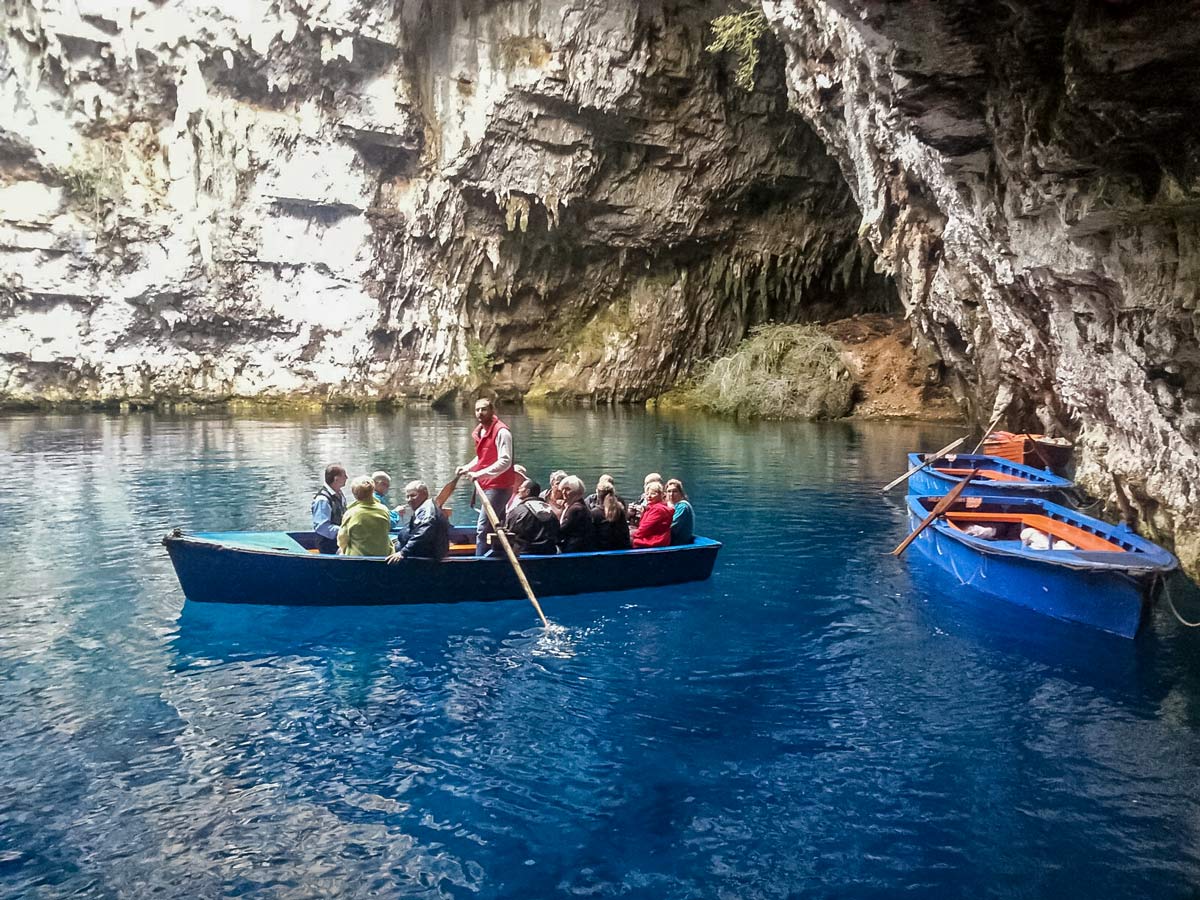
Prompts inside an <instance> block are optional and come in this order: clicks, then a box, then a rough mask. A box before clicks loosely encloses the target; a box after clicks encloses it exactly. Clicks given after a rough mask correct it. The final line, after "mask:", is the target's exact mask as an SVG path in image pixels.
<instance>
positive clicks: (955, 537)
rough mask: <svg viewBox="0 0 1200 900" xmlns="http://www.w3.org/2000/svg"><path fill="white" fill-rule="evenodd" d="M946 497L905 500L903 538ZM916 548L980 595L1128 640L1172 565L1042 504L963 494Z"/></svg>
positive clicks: (1133, 541) (1106, 529) (1122, 534)
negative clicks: (906, 502) (906, 512)
mask: <svg viewBox="0 0 1200 900" xmlns="http://www.w3.org/2000/svg"><path fill="white" fill-rule="evenodd" d="M943 499H944V497H941V496H916V495H911V494H910V495H909V497H908V519H909V526H910V530H915V529H916V528H917V527H918V526H919V525H920V523H921V522H922V521H923V520H924V519H925V518H926V517H927V516H928V515H929V514H930V512H931V511H932V510H933V509H934V507H935V506H936V505H937V504H938V502H939V501H941V500H943ZM915 545H916V546H917V547H918V548H920V550H921V551H922V552H923V553H924V554H925V555H926V556H928V557H929V558H930V559H931V560H933V561H934V562H935V563H936V564H937V565H939V566H941V567H942V568H945V569H947V570H949V571H950V572H951V573H953V574H954V575H955V577H957V579H958V580H959V581H960V582H961V583H963V584H965V585H969V586H970V587H972V588H975V589H976V590H978V591H981V592H983V593H985V594H988V595H991V596H993V597H997V598H999V599H1001V600H1006V601H1009V602H1011V603H1015V604H1017V605H1019V606H1024V607H1027V608H1029V609H1032V610H1035V611H1037V612H1040V613H1043V614H1045V615H1048V616H1053V617H1054V618H1057V619H1065V620H1067V621H1071V622H1080V623H1083V624H1085V625H1090V626H1092V627H1094V628H1099V629H1102V630H1104V631H1108V632H1112V633H1113V634H1118V635H1121V636H1123V637H1129V638H1131V637H1133V636H1134V635H1135V634H1137V631H1138V629H1139V628H1140V627H1141V625H1142V623H1143V621H1144V620H1145V618H1146V616H1147V614H1148V612H1149V610H1150V608H1151V606H1152V604H1153V602H1154V601H1155V599H1156V597H1157V594H1158V591H1159V589H1160V587H1161V585H1162V583H1163V580H1164V578H1165V577H1166V576H1167V575H1168V574H1169V573H1171V572H1172V571H1174V570H1175V569H1176V568H1177V567H1178V565H1179V563H1178V560H1176V558H1175V557H1174V556H1173V555H1172V554H1171V553H1169V552H1168V551H1166V550H1164V549H1163V548H1162V547H1159V546H1157V545H1156V544H1153V543H1151V542H1150V541H1147V540H1145V539H1143V538H1141V537H1138V536H1137V535H1136V534H1134V533H1133V532H1132V531H1131V530H1129V529H1128V528H1127V527H1125V526H1124V525H1111V524H1109V523H1107V522H1102V521H1100V520H1099V519H1093V518H1092V517H1090V516H1086V515H1084V514H1082V513H1080V512H1077V511H1075V510H1071V509H1068V508H1067V507H1064V506H1059V505H1058V504H1056V503H1051V502H1050V501H1048V500H1046V499H1044V498H1040V497H1000V496H991V497H979V496H976V497H971V496H960V497H959V498H957V499H956V500H955V501H954V502H953V503H951V504H950V506H949V507H948V508H947V509H946V510H945V512H944V513H943V514H942V515H941V516H940V517H938V518H937V519H935V520H934V521H933V522H932V523H931V524H930V525H929V526H928V527H926V528H925V529H924V530H923V531H921V532H920V534H918V535H917V537H916V540H915ZM1043 548H1044V549H1043Z"/></svg>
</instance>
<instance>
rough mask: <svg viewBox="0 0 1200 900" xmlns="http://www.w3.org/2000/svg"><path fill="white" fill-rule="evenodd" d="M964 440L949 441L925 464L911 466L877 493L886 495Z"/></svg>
mask: <svg viewBox="0 0 1200 900" xmlns="http://www.w3.org/2000/svg"><path fill="white" fill-rule="evenodd" d="M965 440H966V437H960V438H959V439H958V440H957V441H951V442H950V443H949V444H947V445H946V446H945V447H943V448H942V449H941V450H939V451H938V452H937V453H934V454H932V455H930V456H926V457H925V462H923V463H921V464H920V465H918V466H913V467H912V468H911V469H909V470H908V471H907V472H905V473H904V474H903V475H901V476H900V477H899V478H897V479H896V480H895V481H890V482H888V483H887V484H885V485H884V486H883V487H881V488H880V489H879V493H881V494H886V493H887V492H888V491H890V490H891V489H892V488H894V487H895V486H896V485H898V484H899V483H900V482H902V481H908V479H910V478H912V477H913V476H914V475H916V474H917V473H918V472H920V471H921V470H922V469H923V468H925V467H926V466H927V465H929V464H930V463H935V462H937V461H938V460H939V459H941V458H942V457H943V456H945V455H946V454H947V453H949V452H950V451H951V450H953V449H954V448H955V447H957V446H958V445H959V444H961V443H962V442H963V441H965Z"/></svg>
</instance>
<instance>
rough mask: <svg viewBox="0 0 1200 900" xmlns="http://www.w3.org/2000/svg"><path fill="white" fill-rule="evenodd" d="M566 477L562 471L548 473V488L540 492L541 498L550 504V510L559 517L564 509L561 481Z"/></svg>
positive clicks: (556, 470)
mask: <svg viewBox="0 0 1200 900" xmlns="http://www.w3.org/2000/svg"><path fill="white" fill-rule="evenodd" d="M566 477H567V473H566V472H564V471H563V470H562V469H555V470H554V471H553V472H551V473H550V487H548V488H546V489H545V490H544V491H542V494H541V498H542V499H543V500H545V501H546V502H547V503H549V504H550V506H551V508H552V509H553V510H554V512H555V513H557V514H558V515H559V516H561V515H562V511H563V508H564V504H563V496H562V480H563V479H564V478H566Z"/></svg>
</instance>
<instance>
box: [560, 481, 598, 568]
mask: <svg viewBox="0 0 1200 900" xmlns="http://www.w3.org/2000/svg"><path fill="white" fill-rule="evenodd" d="M559 487H560V489H561V490H562V496H563V504H564V506H563V513H562V518H561V519H560V520H559V526H558V549H559V550H560V551H561V552H563V553H587V552H590V551H592V550H595V549H596V526H595V525H593V524H592V514H591V512H590V511H589V510H588V508H587V504H586V503H584V502H583V482H582V481H580V480H579V478H577V477H576V476H574V475H568V476H567V477H566V478H564V479H563V480H562V481H561V482H560V484H559Z"/></svg>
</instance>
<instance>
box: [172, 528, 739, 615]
mask: <svg viewBox="0 0 1200 900" xmlns="http://www.w3.org/2000/svg"><path fill="white" fill-rule="evenodd" d="M450 534H451V538H450V539H451V541H453V542H457V543H453V544H452V545H451V556H450V558H448V559H446V560H443V561H441V562H436V561H434V560H428V559H406V560H402V561H401V562H398V563H393V564H391V565H388V564H387V563H386V562H385V561H384V559H383V558H382V557H369V556H332V555H327V554H320V553H318V552H317V551H316V546H317V536H316V535H315V534H314V533H313V532H310V531H309V532H305V531H301V532H288V531H223V532H207V533H196V534H183V533H182V532H180V531H179V530H178V529H176V530H175V531H174V532H172V533H171V534H168V535H167V536H166V537H164V538H163V544H164V546H166V548H167V553H168V554H170V557H171V563H172V564H173V565H174V566H175V574H176V575H177V576H178V577H179V583H180V585H181V586H182V587H183V593H184V595H185V596H186V597H187V598H188V599H189V600H194V601H197V602H201V603H268V604H278V605H285V606H352V605H383V604H414V603H457V602H460V601H466V600H511V599H517V598H524V596H525V593H524V591H523V590H522V588H521V584H520V582H519V581H517V577H516V574H515V573H514V571H513V567H512V565H511V564H510V563H509V561H508V558H507V557H504V556H498V557H495V558H492V557H488V558H483V559H477V558H476V557H475V556H474V552H475V531H474V528H471V529H464V528H459V527H452V528H451V532H450ZM720 549H721V544H720V543H719V542H717V541H714V540H710V539H709V538H702V537H697V538H696V540H695V542H694V543H692V544H686V545H681V546H676V547H655V548H650V549H640V550H619V551H612V552H605V553H563V554H559V555H557V556H522V557H521V567H522V569H524V571H525V575H526V577H528V578H529V582H530V584H531V585H532V586H533V590H534V592H535V593H536V594H537V595H538V596H539V597H542V596H547V597H550V596H557V595H563V594H584V593H593V592H600V591H624V590H631V589H634V588H647V587H661V586H663V585H669V584H680V583H683V582H686V581H702V580H704V579H705V578H708V577H709V576H710V575H711V574H712V570H713V564H714V563H715V562H716V559H717V551H718V550H720Z"/></svg>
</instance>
